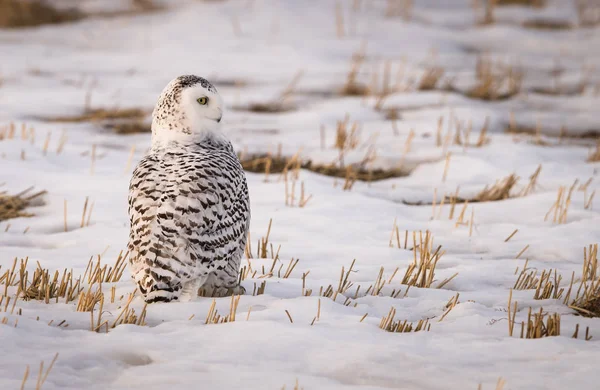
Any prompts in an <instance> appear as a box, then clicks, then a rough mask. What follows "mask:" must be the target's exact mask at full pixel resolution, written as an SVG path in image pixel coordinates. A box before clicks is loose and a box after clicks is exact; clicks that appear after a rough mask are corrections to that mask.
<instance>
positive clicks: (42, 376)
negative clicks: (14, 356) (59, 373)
mask: <svg viewBox="0 0 600 390" xmlns="http://www.w3.org/2000/svg"><path fill="white" fill-rule="evenodd" d="M57 359H58V352H57V353H56V354H55V355H54V358H53V359H52V361H51V362H50V365H49V366H48V368H47V369H46V371H44V361H43V360H42V361H41V362H40V369H39V372H38V378H37V381H36V385H35V390H41V389H42V387H43V386H44V383H45V382H46V379H48V375H49V374H50V371H52V367H54V363H56V360H57ZM27 379H29V364H28V365H27V367H26V368H25V373H24V374H23V381H22V382H21V390H23V389H25V385H26V384H27Z"/></svg>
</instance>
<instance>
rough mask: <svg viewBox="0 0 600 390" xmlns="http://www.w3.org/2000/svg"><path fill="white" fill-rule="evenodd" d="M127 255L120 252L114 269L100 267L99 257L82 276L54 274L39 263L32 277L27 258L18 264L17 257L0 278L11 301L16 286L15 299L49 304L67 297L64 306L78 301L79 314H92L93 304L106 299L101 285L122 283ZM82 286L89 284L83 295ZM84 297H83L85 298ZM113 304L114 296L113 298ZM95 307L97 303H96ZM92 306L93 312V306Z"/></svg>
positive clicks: (69, 272) (6, 295) (65, 271)
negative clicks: (94, 288) (11, 291)
mask: <svg viewBox="0 0 600 390" xmlns="http://www.w3.org/2000/svg"><path fill="white" fill-rule="evenodd" d="M126 257H127V253H126V254H125V255H123V253H122V252H121V253H120V254H119V256H118V257H117V259H116V261H115V263H114V264H113V265H112V266H110V267H109V266H107V265H104V266H101V263H100V256H98V260H97V262H94V261H93V259H90V261H89V262H88V266H87V268H86V271H85V273H84V275H83V277H77V278H76V277H75V276H74V275H73V273H72V271H69V270H67V269H64V270H63V271H62V272H59V271H54V273H51V272H50V271H49V270H48V269H45V268H43V267H42V266H41V265H40V264H39V263H37V268H36V269H35V270H34V272H33V274H32V275H31V277H30V272H29V271H28V270H27V264H28V261H29V260H28V259H27V258H26V259H21V260H20V261H17V259H16V258H15V259H14V261H13V264H12V267H11V268H10V269H7V270H6V271H5V272H4V273H3V274H2V275H0V284H4V295H3V297H7V299H10V296H9V294H8V290H9V288H11V287H14V286H17V292H16V294H15V295H16V298H15V299H18V298H22V299H23V300H39V301H42V302H44V303H47V304H49V303H50V302H51V301H54V302H56V303H58V302H59V298H64V302H65V303H69V302H72V301H74V300H76V299H79V300H78V305H77V306H78V309H77V310H78V311H89V310H90V309H89V307H90V304H91V302H98V301H99V300H100V299H101V298H102V299H103V296H104V294H102V293H101V284H102V283H103V282H107V283H113V282H118V281H119V280H121V277H122V275H123V271H124V268H125V266H126V263H125V259H126ZM83 283H89V287H88V290H87V292H84V287H83ZM96 285H98V286H99V288H98V290H100V295H102V297H101V296H100V295H98V294H97V293H96V291H93V286H96ZM82 294H83V296H82ZM111 301H114V296H113V298H112V299H111ZM94 305H95V303H94ZM94 305H92V309H93V306H94Z"/></svg>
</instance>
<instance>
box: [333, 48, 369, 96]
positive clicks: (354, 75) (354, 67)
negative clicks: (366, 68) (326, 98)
mask: <svg viewBox="0 0 600 390" xmlns="http://www.w3.org/2000/svg"><path fill="white" fill-rule="evenodd" d="M366 49H367V45H366V44H365V43H363V44H362V46H361V47H360V49H359V50H358V51H357V52H356V53H354V54H353V55H352V61H351V63H350V70H349V71H348V75H347V76H346V83H345V84H344V85H343V86H342V88H341V89H340V91H339V94H340V95H342V96H368V95H369V94H370V93H371V90H370V88H369V87H368V86H367V85H365V84H363V83H360V82H359V81H358V73H359V71H360V68H361V66H362V64H363V63H364V62H365V59H366Z"/></svg>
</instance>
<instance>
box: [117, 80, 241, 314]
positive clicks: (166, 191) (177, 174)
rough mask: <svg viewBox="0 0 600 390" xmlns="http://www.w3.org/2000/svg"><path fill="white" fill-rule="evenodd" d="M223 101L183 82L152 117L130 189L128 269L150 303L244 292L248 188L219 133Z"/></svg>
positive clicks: (196, 83)
mask: <svg viewBox="0 0 600 390" xmlns="http://www.w3.org/2000/svg"><path fill="white" fill-rule="evenodd" d="M222 107H223V101H222V99H221V96H220V95H219V94H218V93H217V90H216V89H215V87H214V86H213V85H212V84H211V83H210V82H208V81H207V80H205V79H203V78H201V77H198V76H191V75H190V76H180V77H177V78H176V79H174V80H172V81H171V82H170V83H169V85H167V86H166V87H165V89H164V90H163V91H162V93H161V95H160V97H159V99H158V102H157V103H156V107H155V108H154V111H153V113H152V147H151V149H150V150H149V152H148V154H147V155H146V156H145V157H144V158H143V159H142V160H141V161H140V162H139V164H138V165H137V167H136V169H135V171H134V172H133V177H132V178H131V182H130V184H129V220H130V224H131V225H130V234H129V245H128V249H129V266H130V270H131V274H132V277H133V279H134V281H135V283H136V285H137V287H138V289H139V291H140V292H141V293H142V295H143V296H144V299H145V301H146V302H148V303H151V302H158V301H162V302H169V301H172V300H189V299H192V298H194V297H196V296H197V295H198V294H197V292H198V290H199V288H202V289H203V290H204V293H205V294H206V295H209V296H224V295H228V294H232V293H233V294H240V293H244V289H243V287H241V286H239V285H238V274H239V268H240V261H241V258H242V255H243V253H244V248H245V245H246V237H247V235H248V227H249V224H250V202H249V196H248V186H247V184H246V177H245V175H244V171H243V169H242V166H241V164H240V162H239V160H238V158H237V156H236V154H235V153H234V150H233V147H232V146H231V143H230V142H229V141H228V140H227V139H226V138H225V136H224V135H223V134H222V133H221V132H220V131H219V122H220V121H221V116H222V112H223V108H222Z"/></svg>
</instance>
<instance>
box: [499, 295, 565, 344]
mask: <svg viewBox="0 0 600 390" xmlns="http://www.w3.org/2000/svg"><path fill="white" fill-rule="evenodd" d="M512 292H513V290H512V289H511V290H510V295H509V297H508V335H509V336H510V337H512V336H513V333H514V329H515V324H516V315H517V311H518V304H517V302H516V301H515V302H513V301H512V295H513V294H512ZM551 336H560V314H558V313H553V314H549V313H544V309H543V308H541V307H540V311H539V312H537V313H532V309H531V307H530V308H529V312H528V315H527V322H525V321H522V322H521V333H520V338H522V339H539V338H543V337H551Z"/></svg>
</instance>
